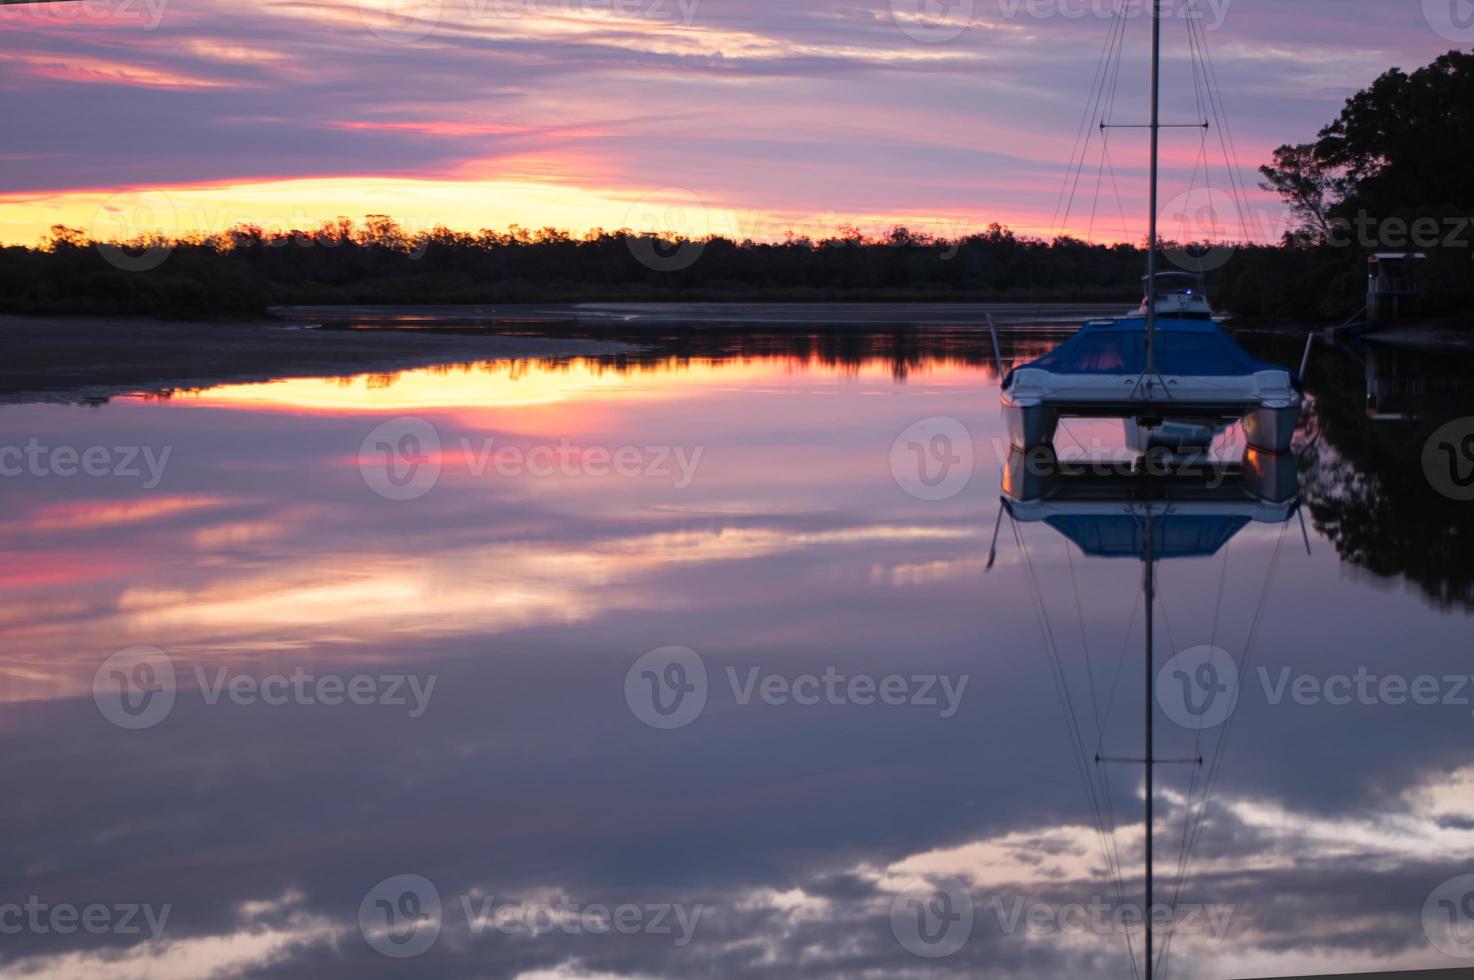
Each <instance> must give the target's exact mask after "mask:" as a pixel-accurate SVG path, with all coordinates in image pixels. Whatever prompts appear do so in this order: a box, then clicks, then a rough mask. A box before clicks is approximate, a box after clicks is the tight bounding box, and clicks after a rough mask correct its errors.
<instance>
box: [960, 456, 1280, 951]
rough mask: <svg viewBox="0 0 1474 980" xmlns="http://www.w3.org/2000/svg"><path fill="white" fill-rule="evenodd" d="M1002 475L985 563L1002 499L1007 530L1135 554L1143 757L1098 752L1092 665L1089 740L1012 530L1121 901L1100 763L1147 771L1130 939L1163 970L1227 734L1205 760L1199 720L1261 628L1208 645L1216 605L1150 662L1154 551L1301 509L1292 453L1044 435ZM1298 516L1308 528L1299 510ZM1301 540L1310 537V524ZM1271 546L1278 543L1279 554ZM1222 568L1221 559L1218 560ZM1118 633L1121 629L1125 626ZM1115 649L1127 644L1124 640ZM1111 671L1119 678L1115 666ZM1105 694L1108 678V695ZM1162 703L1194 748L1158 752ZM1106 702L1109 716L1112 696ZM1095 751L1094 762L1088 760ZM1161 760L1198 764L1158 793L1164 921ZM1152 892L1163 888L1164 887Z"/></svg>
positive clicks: (1197, 552)
mask: <svg viewBox="0 0 1474 980" xmlns="http://www.w3.org/2000/svg"><path fill="white" fill-rule="evenodd" d="M1002 479H1003V497H1002V498H1001V503H1002V507H1001V508H1000V510H999V514H998V521H997V525H996V526H995V530H994V545H993V551H992V553H991V554H990V556H989V566H990V567H991V566H992V564H993V561H994V559H995V557H996V555H997V529H998V528H999V527H1001V525H1002V522H1003V515H1004V513H1005V512H1006V513H1007V515H1008V517H1009V520H1010V521H1011V522H1012V523H1013V530H1014V533H1015V535H1017V534H1018V525H1020V524H1035V523H1042V524H1046V525H1048V526H1049V527H1051V528H1053V529H1054V530H1055V531H1057V532H1058V533H1059V534H1061V535H1063V536H1064V537H1065V538H1066V539H1068V541H1069V542H1070V543H1071V544H1073V545H1074V546H1075V547H1077V548H1079V550H1080V552H1081V553H1082V554H1084V555H1085V556H1087V557H1090V558H1132V559H1138V560H1140V561H1141V563H1142V575H1141V583H1142V584H1141V591H1142V602H1141V608H1142V610H1143V613H1144V630H1143V647H1144V651H1143V653H1144V655H1143V658H1142V668H1143V669H1142V675H1141V676H1142V680H1143V689H1144V695H1143V698H1142V721H1143V725H1142V727H1143V736H1142V741H1141V747H1142V752H1141V755H1139V756H1126V757H1123V756H1116V755H1107V754H1106V737H1107V736H1106V733H1105V730H1104V728H1103V726H1102V725H1101V722H1100V708H1099V705H1098V692H1097V691H1096V690H1095V687H1094V679H1093V676H1092V675H1091V674H1087V677H1090V684H1091V687H1090V692H1089V694H1090V701H1089V703H1090V705H1091V707H1092V708H1093V709H1094V711H1095V718H1096V729H1095V733H1094V736H1095V740H1094V746H1095V748H1094V751H1093V753H1092V751H1091V749H1090V744H1091V736H1090V733H1089V731H1088V730H1086V729H1085V726H1084V725H1083V724H1082V720H1081V719H1080V718H1079V717H1077V714H1076V711H1075V707H1074V703H1073V701H1072V700H1071V697H1070V694H1069V688H1070V681H1069V679H1068V677H1067V676H1066V668H1065V666H1064V663H1063V661H1062V658H1061V656H1060V651H1059V649H1058V646H1057V643H1056V640H1055V632H1054V630H1053V629H1052V627H1051V626H1050V623H1049V614H1048V608H1047V605H1046V602H1045V599H1044V596H1043V594H1042V591H1041V590H1040V589H1039V587H1038V579H1037V577H1036V576H1035V574H1034V571H1033V568H1032V564H1031V562H1030V559H1029V552H1028V549H1027V546H1026V545H1025V543H1024V540H1023V538H1022V537H1021V536H1020V537H1017V542H1018V546H1019V552H1020V554H1021V556H1022V557H1023V559H1024V561H1025V563H1026V565H1028V566H1029V567H1028V576H1029V580H1030V583H1031V585H1033V587H1034V596H1033V598H1034V601H1035V604H1036V608H1037V609H1038V611H1039V614H1040V627H1041V636H1042V639H1043V641H1044V645H1045V648H1046V650H1047V652H1048V654H1049V656H1050V659H1051V663H1052V666H1053V670H1054V673H1055V681H1056V684H1057V690H1058V691H1059V692H1060V694H1061V699H1060V700H1061V704H1062V706H1063V707H1064V709H1065V713H1066V721H1067V723H1068V728H1069V731H1070V736H1071V742H1072V744H1073V746H1074V751H1075V752H1076V753H1077V755H1078V756H1079V761H1080V762H1081V763H1082V768H1081V772H1082V775H1083V776H1084V782H1085V786H1086V791H1087V795H1088V796H1089V797H1090V803H1091V809H1092V812H1093V815H1094V819H1095V821H1096V829H1097V831H1098V832H1099V834H1100V840H1101V845H1102V851H1103V853H1102V858H1103V859H1104V861H1105V864H1106V867H1107V869H1108V870H1109V872H1110V875H1111V879H1112V882H1111V883H1112V886H1113V888H1114V889H1115V893H1116V895H1117V896H1118V900H1119V896H1121V895H1122V893H1123V892H1124V891H1125V890H1126V889H1127V887H1128V886H1127V884H1126V882H1125V880H1124V875H1123V872H1122V861H1121V857H1120V845H1119V843H1118V842H1117V840H1116V825H1117V823H1116V816H1115V814H1114V813H1113V812H1112V809H1111V808H1112V802H1111V799H1112V794H1111V788H1110V778H1109V776H1108V775H1107V774H1106V772H1105V771H1104V769H1103V767H1110V766H1112V765H1115V764H1118V763H1125V764H1128V765H1129V766H1132V767H1133V768H1134V767H1135V766H1140V767H1141V770H1142V772H1143V774H1144V782H1145V787H1144V789H1143V793H1142V795H1143V801H1144V809H1145V815H1144V818H1143V821H1142V828H1143V836H1144V841H1143V848H1142V854H1143V873H1142V878H1143V891H1144V893H1145V895H1144V901H1143V903H1142V905H1141V908H1142V909H1144V910H1150V911H1148V912H1147V913H1146V914H1145V915H1144V916H1143V918H1142V920H1141V921H1142V922H1143V927H1142V932H1141V936H1140V937H1139V938H1140V941H1141V950H1140V966H1141V969H1142V972H1144V974H1145V976H1146V977H1147V978H1148V980H1149V978H1151V977H1152V976H1153V973H1154V970H1155V971H1157V972H1159V973H1160V972H1164V971H1163V967H1164V966H1165V964H1166V961H1167V956H1168V952H1169V951H1170V946H1171V941H1172V938H1173V930H1172V928H1171V925H1170V923H1171V922H1172V921H1173V919H1174V918H1175V915H1176V911H1177V903H1178V900H1179V897H1180V896H1181V894H1182V888H1183V883H1184V882H1185V881H1186V879H1187V876H1188V869H1189V867H1190V863H1191V860H1192V856H1193V852H1194V850H1195V846H1196V844H1197V841H1198V830H1199V828H1200V827H1201V821H1202V817H1203V815H1204V813H1205V812H1206V809H1207V805H1208V801H1209V797H1210V795H1211V792H1212V788H1213V783H1214V780H1215V777H1216V776H1217V774H1218V772H1219V762H1220V761H1221V759H1222V754H1223V749H1224V747H1225V746H1226V744H1227V733H1226V730H1225V731H1224V732H1223V733H1222V734H1219V735H1218V736H1217V737H1216V738H1215V739H1214V742H1213V746H1212V751H1211V756H1212V761H1211V763H1208V764H1207V765H1206V767H1205V762H1207V759H1205V755H1207V754H1209V753H1208V752H1207V751H1206V750H1205V746H1204V743H1203V734H1204V731H1205V730H1207V729H1213V728H1217V727H1218V726H1219V725H1221V724H1223V723H1224V722H1225V721H1227V719H1228V715H1229V714H1231V713H1232V705H1233V703H1234V702H1236V701H1237V698H1238V691H1239V687H1240V685H1241V683H1242V679H1243V675H1244V672H1245V669H1246V666H1247V663H1248V659H1249V653H1250V651H1251V650H1252V648H1253V646H1254V639H1255V637H1256V635H1257V629H1254V630H1251V631H1250V633H1249V638H1248V640H1247V641H1246V642H1245V644H1244V647H1243V649H1242V650H1240V651H1239V652H1238V653H1237V654H1230V653H1228V652H1227V651H1225V650H1222V649H1220V648H1218V647H1217V646H1215V645H1213V642H1216V640H1217V638H1218V635H1217V626H1218V615H1217V611H1215V614H1214V618H1213V621H1214V633H1213V642H1210V644H1209V645H1204V646H1198V647H1192V648H1189V649H1187V650H1183V651H1181V652H1179V653H1177V654H1175V655H1174V656H1173V657H1172V659H1171V660H1170V661H1168V663H1167V664H1166V665H1164V667H1163V671H1162V674H1161V675H1159V674H1158V672H1157V664H1156V660H1155V656H1154V653H1155V645H1156V639H1157V628H1156V622H1155V618H1156V615H1157V610H1158V598H1157V563H1158V562H1159V561H1162V560H1168V559H1178V558H1211V557H1212V556H1214V555H1217V554H1218V553H1219V552H1221V551H1223V550H1224V548H1225V547H1226V546H1227V544H1228V542H1229V541H1230V540H1231V539H1232V538H1233V537H1234V536H1235V535H1237V534H1238V533H1239V532H1240V531H1242V530H1243V529H1244V528H1246V527H1248V526H1249V525H1250V524H1251V523H1258V524H1268V525H1277V526H1281V527H1283V526H1284V525H1286V524H1287V523H1288V522H1289V520H1290V518H1291V517H1293V516H1295V514H1297V513H1298V511H1299V505H1300V496H1299V490H1300V487H1299V474H1298V470H1297V460H1296V458H1295V456H1294V455H1293V454H1291V453H1278V454H1272V453H1266V452H1262V451H1260V450H1257V449H1254V448H1253V447H1245V449H1244V452H1243V456H1242V457H1241V459H1240V460H1239V461H1237V462H1224V461H1219V460H1214V459H1211V458H1209V457H1207V456H1202V455H1193V456H1185V457H1184V456H1173V455H1169V454H1160V453H1157V454H1146V455H1143V456H1139V457H1135V458H1133V459H1131V460H1129V461H1125V462H1122V461H1119V460H1115V459H1105V460H1094V459H1087V460H1083V461H1073V462H1064V461H1062V460H1060V459H1059V457H1058V456H1057V455H1056V453H1055V451H1054V450H1053V448H1052V447H1047V446H1046V447H1039V448H1035V449H1033V450H1031V451H1028V452H1023V451H1020V450H1018V449H1014V450H1013V451H1012V452H1011V453H1010V455H1009V458H1008V461H1007V463H1006V464H1005V465H1004V467H1003V476H1002ZM1301 529H1302V533H1303V532H1304V524H1303V523H1302V525H1301ZM1305 540H1306V547H1307V550H1308V548H1309V537H1308V536H1307V537H1306V539H1305ZM1278 551H1279V549H1278V546H1276V549H1275V555H1276V557H1278ZM1226 572H1227V564H1226V562H1225V567H1224V573H1225V574H1226ZM1070 576H1071V582H1072V584H1073V585H1074V587H1075V589H1076V596H1075V600H1076V604H1077V614H1078V616H1079V626H1080V632H1081V640H1082V643H1083V644H1084V645H1085V650H1084V653H1085V658H1086V664H1087V669H1088V664H1089V643H1088V639H1087V638H1086V632H1087V629H1086V625H1085V617H1084V612H1083V609H1080V607H1079V601H1080V596H1079V589H1078V584H1077V583H1076V581H1075V578H1074V569H1073V566H1071V571H1070ZM1268 582H1269V576H1266V578H1265V586H1266V588H1264V589H1263V590H1261V592H1260V598H1259V606H1258V608H1256V609H1255V610H1254V613H1253V617H1252V621H1253V622H1255V623H1256V624H1257V623H1258V622H1260V621H1261V619H1262V615H1263V611H1264V602H1265V599H1266V598H1267V596H1268V588H1267V586H1268ZM1222 590H1223V582H1222V580H1220V582H1219V598H1220V600H1221V597H1222ZM1162 618H1163V621H1164V624H1166V625H1167V636H1168V638H1169V640H1170V638H1171V635H1172V634H1171V626H1170V623H1167V622H1166V621H1167V619H1168V616H1167V610H1166V608H1165V606H1164V608H1163V609H1162ZM1126 642H1127V643H1129V642H1130V628H1129V627H1128V630H1127V640H1126ZM1122 653H1123V656H1124V653H1125V646H1123V648H1122ZM1116 676H1117V679H1119V677H1120V671H1119V668H1118V671H1117V675H1116ZM1164 681H1165V682H1166V687H1165V691H1164ZM1174 682H1180V687H1178V688H1175V689H1174V687H1173V684H1174ZM1177 691H1180V695H1179V697H1177V698H1174V697H1173V694H1174V693H1175V692H1177ZM1164 693H1165V696H1164ZM1114 694H1115V686H1114V684H1113V685H1112V691H1111V695H1112V697H1114ZM1224 705H1227V706H1228V707H1227V713H1225V714H1224V717H1223V718H1222V719H1219V720H1216V721H1215V720H1214V718H1215V712H1218V711H1222V710H1223V706H1224ZM1174 709H1176V710H1174ZM1159 710H1160V711H1162V712H1164V713H1165V714H1166V715H1168V716H1169V717H1171V718H1172V720H1173V721H1176V722H1177V723H1178V724H1179V725H1181V726H1183V727H1185V728H1190V729H1194V738H1193V742H1192V750H1191V754H1189V755H1185V756H1182V757H1177V758H1173V757H1170V756H1167V755H1164V754H1161V753H1160V752H1159V749H1160V748H1161V746H1160V745H1159V744H1158V742H1157V739H1156V734H1155V721H1156V714H1157V712H1158V711H1159ZM1105 712H1106V714H1107V716H1108V715H1109V712H1110V703H1109V702H1107V705H1106V709H1105ZM1091 763H1093V764H1094V769H1093V770H1092V769H1091V766H1090V764H1091ZM1170 764H1184V765H1186V766H1188V767H1190V768H1191V769H1192V771H1193V775H1192V782H1191V784H1190V785H1189V787H1188V788H1187V791H1186V793H1185V794H1183V795H1182V796H1181V797H1180V800H1173V799H1172V796H1171V794H1166V793H1164V794H1163V796H1164V799H1165V801H1166V802H1168V803H1169V804H1173V805H1176V806H1178V808H1179V809H1180V811H1181V827H1182V829H1181V839H1180V842H1179V843H1178V844H1177V845H1176V847H1174V848H1172V849H1173V850H1176V851H1177V854H1178V858H1177V866H1176V869H1175V872H1174V874H1173V877H1172V878H1171V879H1169V882H1168V889H1167V891H1168V893H1170V894H1171V900H1170V903H1168V905H1167V910H1168V916H1167V922H1168V923H1169V925H1167V926H1166V927H1165V928H1163V927H1162V926H1161V925H1159V924H1157V923H1156V914H1157V910H1158V909H1159V908H1160V906H1158V905H1157V904H1156V902H1155V901H1154V889H1155V886H1156V877H1155V875H1154V871H1153V866H1152V865H1153V858H1154V838H1155V836H1156V831H1157V819H1156V814H1155V807H1156V805H1157V802H1158V800H1157V797H1158V791H1157V789H1156V787H1155V780H1156V776H1157V769H1158V767H1160V766H1163V765H1170ZM1200 777H1201V778H1200ZM1200 787H1201V788H1200ZM1199 793H1201V795H1199ZM1157 897H1160V893H1158V895H1157ZM1135 938H1137V937H1134V936H1133V935H1132V934H1131V933H1129V932H1128V933H1127V934H1126V944H1127V951H1128V953H1129V954H1130V957H1131V963H1132V972H1133V974H1136V973H1137V966H1138V952H1137V948H1136V946H1135V944H1134V939H1135ZM1159 941H1160V942H1159Z"/></svg>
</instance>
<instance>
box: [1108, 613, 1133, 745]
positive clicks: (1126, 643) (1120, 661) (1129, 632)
mask: <svg viewBox="0 0 1474 980" xmlns="http://www.w3.org/2000/svg"><path fill="white" fill-rule="evenodd" d="M1136 609H1137V605H1136V603H1135V602H1133V603H1131V618H1130V619H1129V620H1128V621H1127V623H1126V637H1125V639H1123V640H1122V641H1121V656H1120V657H1119V658H1117V660H1116V674H1115V676H1114V677H1113V678H1112V679H1111V693H1110V694H1109V695H1107V696H1106V708H1105V720H1104V721H1103V722H1102V724H1103V725H1109V724H1110V723H1111V707H1112V705H1114V704H1115V702H1116V685H1117V683H1118V682H1119V681H1120V680H1121V668H1122V667H1123V666H1124V665H1125V663H1126V651H1127V649H1129V648H1130V645H1131V637H1132V636H1133V635H1135V632H1136Z"/></svg>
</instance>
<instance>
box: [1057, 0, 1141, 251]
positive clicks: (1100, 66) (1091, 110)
mask: <svg viewBox="0 0 1474 980" xmlns="http://www.w3.org/2000/svg"><path fill="white" fill-rule="evenodd" d="M1119 2H1120V0H1118V4H1117V8H1116V10H1115V11H1113V13H1114V14H1115V15H1116V19H1115V20H1113V21H1112V22H1111V28H1110V30H1109V31H1107V32H1106V39H1105V43H1103V44H1102V45H1101V51H1100V55H1099V57H1098V58H1097V60H1096V66H1095V75H1094V76H1093V77H1092V79H1091V83H1090V94H1089V95H1088V96H1087V97H1086V100H1085V110H1084V112H1083V113H1082V114H1081V116H1080V125H1079V126H1078V127H1077V128H1076V131H1075V145H1074V147H1073V148H1072V149H1071V150H1070V163H1069V166H1068V168H1067V169H1066V170H1065V179H1064V184H1063V186H1061V187H1060V192H1059V197H1058V199H1057V200H1056V201H1055V205H1054V215H1053V217H1051V218H1050V225H1051V227H1058V225H1057V222H1058V221H1059V210H1060V206H1061V205H1062V204H1063V202H1064V199H1065V191H1066V190H1067V189H1068V188H1069V186H1070V179H1071V178H1070V174H1071V173H1073V172H1074V171H1075V156H1076V154H1077V153H1078V154H1079V155H1080V159H1081V162H1082V164H1083V161H1084V159H1085V153H1086V151H1088V149H1089V146H1090V142H1089V134H1090V129H1091V126H1090V122H1091V119H1092V118H1093V117H1094V116H1095V114H1096V111H1097V109H1098V108H1099V99H1100V90H1101V89H1102V88H1103V87H1104V80H1105V78H1106V76H1107V75H1108V74H1109V68H1110V58H1111V57H1113V55H1112V50H1113V48H1114V41H1115V35H1116V32H1117V28H1118V25H1119V24H1120V23H1122V22H1123V20H1124V19H1123V18H1121V16H1120V8H1119ZM1081 140H1084V141H1085V143H1084V148H1083V149H1082V147H1081Z"/></svg>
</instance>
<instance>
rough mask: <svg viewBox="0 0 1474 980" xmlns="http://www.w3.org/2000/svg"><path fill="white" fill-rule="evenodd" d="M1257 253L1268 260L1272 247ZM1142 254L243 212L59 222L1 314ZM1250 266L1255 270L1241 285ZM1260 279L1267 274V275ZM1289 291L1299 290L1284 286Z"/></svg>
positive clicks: (729, 291) (821, 288) (1, 258)
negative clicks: (301, 223) (206, 221)
mask: <svg viewBox="0 0 1474 980" xmlns="http://www.w3.org/2000/svg"><path fill="white" fill-rule="evenodd" d="M1280 251H1282V249H1278V248H1264V247H1252V248H1245V249H1243V250H1242V254H1236V255H1235V256H1234V258H1233V259H1232V260H1231V261H1230V262H1229V263H1228V264H1227V265H1226V266H1224V268H1222V269H1221V270H1217V271H1216V272H1214V273H1213V274H1212V276H1211V277H1210V282H1211V283H1212V284H1213V285H1214V286H1215V288H1216V289H1218V290H1220V291H1221V292H1222V293H1223V295H1225V296H1237V295H1243V296H1247V297H1257V296H1259V295H1260V294H1261V293H1262V292H1263V290H1264V289H1265V288H1269V289H1271V290H1273V289H1274V288H1276V287H1275V286H1274V280H1275V277H1276V276H1282V275H1283V271H1282V266H1283V262H1282V260H1281V259H1280V258H1279V257H1278V256H1277V253H1279V252H1280ZM1266 257H1272V258H1270V259H1269V260H1268V261H1266ZM1144 266H1145V253H1144V251H1143V250H1142V249H1140V248H1137V247H1135V246H1131V245H1093V244H1089V243H1086V242H1083V241H1080V240H1078V239H1074V238H1068V237H1061V238H1056V239H1054V240H1053V241H1044V240H1042V239H1037V238H1029V237H1023V236H1018V235H1015V234H1014V233H1013V232H1012V231H1010V230H1009V229H1007V228H1004V227H1001V226H999V225H996V224H995V225H993V226H991V227H990V228H989V229H988V230H987V231H985V232H982V233H979V234H974V235H968V236H965V237H962V238H958V239H942V238H934V237H932V236H930V235H926V234H919V233H916V232H913V231H910V230H908V229H906V228H904V227H897V228H894V229H892V231H891V232H890V233H889V234H887V235H885V236H883V237H880V238H873V237H865V236H863V235H861V234H860V233H859V232H858V231H857V230H854V229H851V230H849V231H848V232H846V233H844V234H842V235H840V236H836V237H831V238H825V239H819V240H813V239H810V238H805V237H797V236H795V237H791V238H789V239H788V240H786V241H783V242H777V243H769V242H755V241H750V240H749V241H741V242H737V241H732V240H730V239H727V238H722V237H712V238H707V239H703V240H699V241H692V240H689V239H685V238H669V237H659V236H655V235H650V234H637V233H634V232H630V231H627V230H621V231H614V232H606V231H595V232H591V233H589V234H587V235H585V236H583V237H581V238H576V237H573V236H571V235H569V234H568V233H567V232H564V231H559V230H557V229H543V230H541V231H536V232H532V231H527V230H523V229H517V228H514V229H512V230H511V231H509V232H494V231H487V230H483V231H480V232H477V233H466V232H458V231H452V230H451V229H448V228H443V227H441V228H435V229H433V230H431V231H427V232H422V233H414V234H411V233H409V232H406V231H405V230H404V229H402V228H401V227H400V226H399V225H398V224H397V223H396V222H395V221H394V220H393V219H391V218H388V217H386V216H383V215H370V216H369V218H368V220H367V222H366V223H365V224H363V225H361V226H359V225H356V224H355V223H353V222H351V221H349V220H348V219H346V218H342V219H338V220H337V221H334V222H330V223H326V224H324V225H323V226H321V227H319V228H317V229H314V230H310V231H291V232H269V231H265V230H263V229H261V228H258V227H253V226H239V227H235V228H232V229H230V230H229V231H226V232H224V233H221V234H216V235H198V236H184V237H180V238H162V237H157V236H155V237H150V238H140V239H137V240H134V241H132V242H129V243H127V244H126V245H118V244H111V243H99V242H93V241H91V240H89V239H88V238H87V237H86V235H85V234H84V233H82V232H81V231H79V230H77V229H72V228H66V227H61V226H57V227H55V228H53V229H52V234H51V237H50V239H49V240H48V241H46V242H44V243H42V244H40V245H39V246H37V247H34V248H23V247H10V248H5V249H3V250H0V310H4V311H5V312H11V313H52V314H55V313H60V314H71V313H77V314H104V313H106V314H138V315H152V316H165V317H186V318H187V317H196V316H211V315H224V316H233V315H253V314H259V313H261V312H263V311H264V310H265V309H266V307H267V306H269V305H271V304H319V303H515V302H539V303H547V302H577V301H594V300H604V301H610V300H631V301H636V300H639V301H646V300H651V301H653V300H688V301H689V300H710V301H719V300H748V301H752V300H774V301H806V300H814V301H822V300H854V301H871V300H873V301H960V300H978V301H986V300H1013V301H1021V302H1046V301H1057V302H1065V301H1090V302H1096V301H1110V302H1115V301H1120V302H1123V303H1129V302H1135V301H1136V300H1138V299H1139V298H1140V288H1141V287H1140V279H1141V274H1142V271H1143V269H1144ZM1244 275H1250V276H1253V277H1256V278H1255V281H1253V282H1251V283H1248V284H1244V283H1242V282H1241V280H1242V279H1243V277H1244ZM1266 283H1269V285H1268V287H1266ZM1282 291H1283V293H1284V294H1285V295H1289V294H1290V293H1291V292H1292V289H1291V284H1290V283H1288V282H1287V283H1285V284H1284V286H1283V289H1282Z"/></svg>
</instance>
